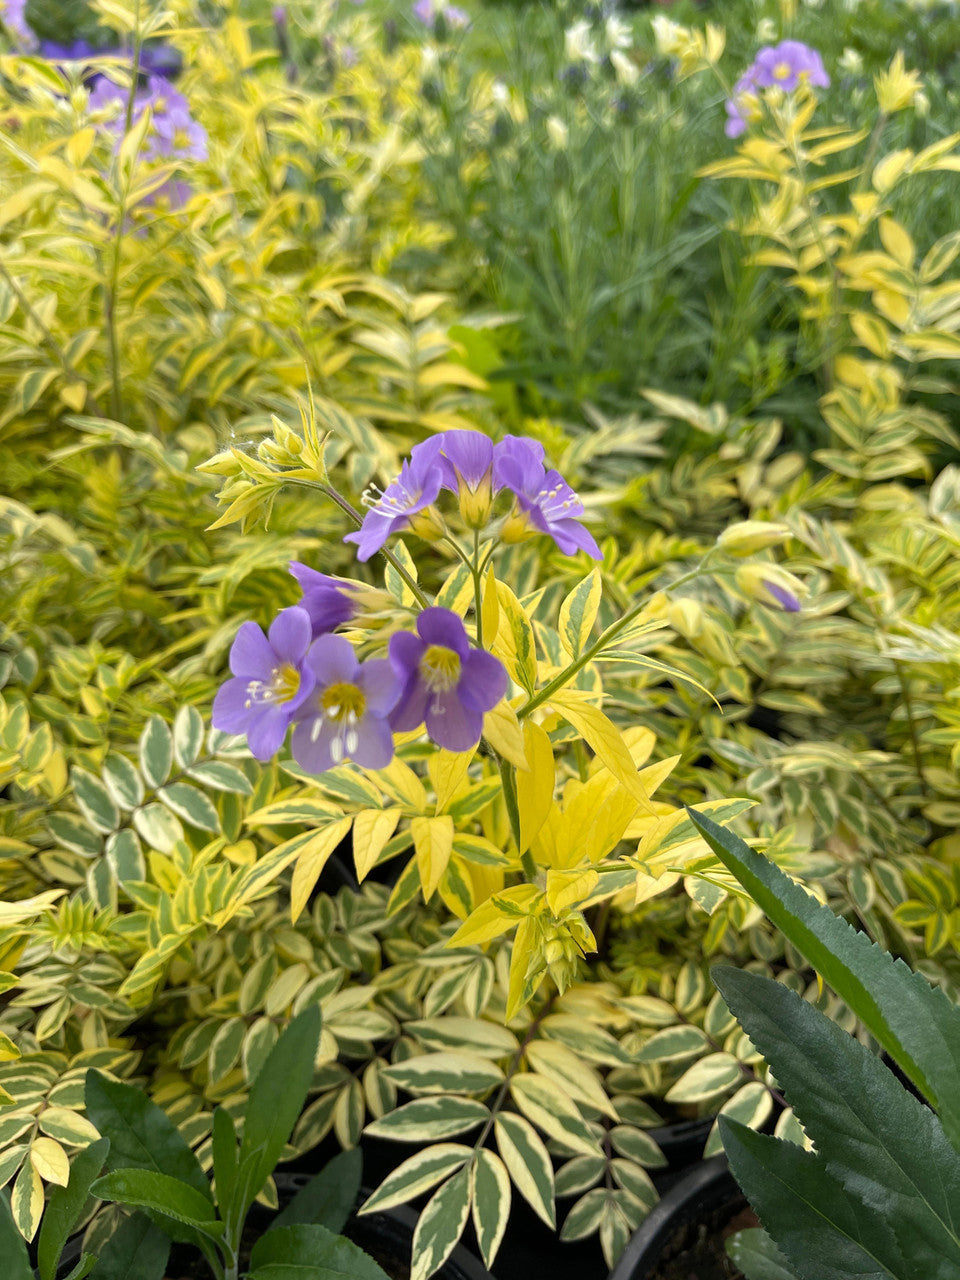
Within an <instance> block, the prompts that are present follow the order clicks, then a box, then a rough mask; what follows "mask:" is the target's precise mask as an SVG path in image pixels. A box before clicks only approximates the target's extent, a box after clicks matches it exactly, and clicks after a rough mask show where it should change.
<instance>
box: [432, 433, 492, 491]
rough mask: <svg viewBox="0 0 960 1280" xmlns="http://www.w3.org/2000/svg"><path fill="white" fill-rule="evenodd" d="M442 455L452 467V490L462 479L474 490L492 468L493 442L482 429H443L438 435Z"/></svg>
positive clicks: (449, 485)
mask: <svg viewBox="0 0 960 1280" xmlns="http://www.w3.org/2000/svg"><path fill="white" fill-rule="evenodd" d="M440 439H441V445H442V455H443V458H444V460H445V461H446V462H447V464H448V466H449V468H451V469H452V473H453V483H452V484H450V483H449V481H448V487H449V488H451V489H453V490H454V491H455V490H456V489H457V488H459V482H460V481H462V482H463V483H464V484H465V485H466V486H467V488H468V489H470V490H471V491H472V492H473V491H476V489H477V488H478V487H479V485H480V484H481V483H482V482H483V480H484V479H485V478H486V477H487V476H489V475H490V473H491V471H492V469H493V442H492V441H491V440H490V438H489V437H488V436H485V435H484V434H483V432H482V431H445V432H444V433H443V435H442V436H441V437H440Z"/></svg>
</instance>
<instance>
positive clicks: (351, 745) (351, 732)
mask: <svg viewBox="0 0 960 1280" xmlns="http://www.w3.org/2000/svg"><path fill="white" fill-rule="evenodd" d="M359 745H360V735H359V733H357V731H356V729H348V730H347V736H346V747H347V755H350V756H352V755H353V753H354V752H355V751H356V749H357V747H359Z"/></svg>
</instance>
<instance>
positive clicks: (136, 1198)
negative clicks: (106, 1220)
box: [91, 1168, 223, 1244]
mask: <svg viewBox="0 0 960 1280" xmlns="http://www.w3.org/2000/svg"><path fill="white" fill-rule="evenodd" d="M91 1190H92V1192H93V1194H94V1195H95V1196H99V1197H100V1199H101V1200H114V1201H116V1202H117V1203H118V1204H123V1205H129V1206H130V1207H132V1208H134V1209H145V1210H146V1211H147V1212H148V1213H149V1214H150V1216H151V1217H152V1218H153V1219H154V1220H155V1221H157V1222H158V1225H160V1226H161V1227H162V1228H163V1230H164V1231H166V1232H167V1234H168V1235H169V1236H170V1237H171V1239H173V1240H181V1241H183V1242H184V1243H187V1244H194V1243H196V1242H197V1238H198V1237H209V1238H210V1239H216V1238H217V1237H218V1236H220V1235H222V1234H223V1223H222V1222H218V1221H217V1218H216V1214H215V1211H214V1208H213V1202H212V1201H211V1199H210V1197H209V1195H206V1196H204V1195H201V1194H200V1192H199V1191H195V1190H194V1188H193V1187H190V1186H188V1185H187V1184H186V1183H185V1182H181V1181H180V1179H179V1178H171V1177H169V1176H168V1175H167V1174H165V1173H155V1172H154V1171H153V1170H152V1169H129V1168H128V1169H117V1170H115V1172H113V1173H108V1174H107V1175H106V1176H105V1177H103V1178H98V1179H97V1180H96V1182H95V1183H94V1184H93V1186H92V1188H91Z"/></svg>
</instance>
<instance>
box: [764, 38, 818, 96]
mask: <svg viewBox="0 0 960 1280" xmlns="http://www.w3.org/2000/svg"><path fill="white" fill-rule="evenodd" d="M751 71H752V72H753V76H754V80H755V82H756V83H757V84H758V85H759V86H760V88H761V89H772V88H773V87H774V86H776V87H777V88H780V89H783V91H784V92H785V93H793V91H794V89H796V87H797V85H799V84H800V83H801V81H805V82H806V83H807V84H811V85H815V86H817V87H818V88H820V89H829V88H830V77H829V76H828V75H827V73H826V70H825V69H824V65H823V59H822V58H821V57H820V55H819V53H817V51H816V49H811V48H810V46H809V45H807V44H803V42H802V41H800V40H781V41H780V43H779V44H777V45H767V46H766V48H764V49H761V50H760V52H759V53H758V54H757V56H756V57H755V58H754V60H753V66H752V67H751Z"/></svg>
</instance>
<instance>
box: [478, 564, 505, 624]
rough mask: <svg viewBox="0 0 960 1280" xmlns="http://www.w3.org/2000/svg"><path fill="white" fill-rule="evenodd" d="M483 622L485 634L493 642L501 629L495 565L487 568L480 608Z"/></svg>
mask: <svg viewBox="0 0 960 1280" xmlns="http://www.w3.org/2000/svg"><path fill="white" fill-rule="evenodd" d="M480 614H481V620H482V622H483V634H484V638H485V639H486V641H487V643H488V644H492V643H493V641H494V640H495V639H496V635H497V632H498V631H499V630H500V602H499V601H498V599H497V579H496V575H495V574H494V572H493V565H492V564H491V565H489V566H488V568H487V573H486V577H485V579H484V583H483V600H482V603H481V608H480Z"/></svg>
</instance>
